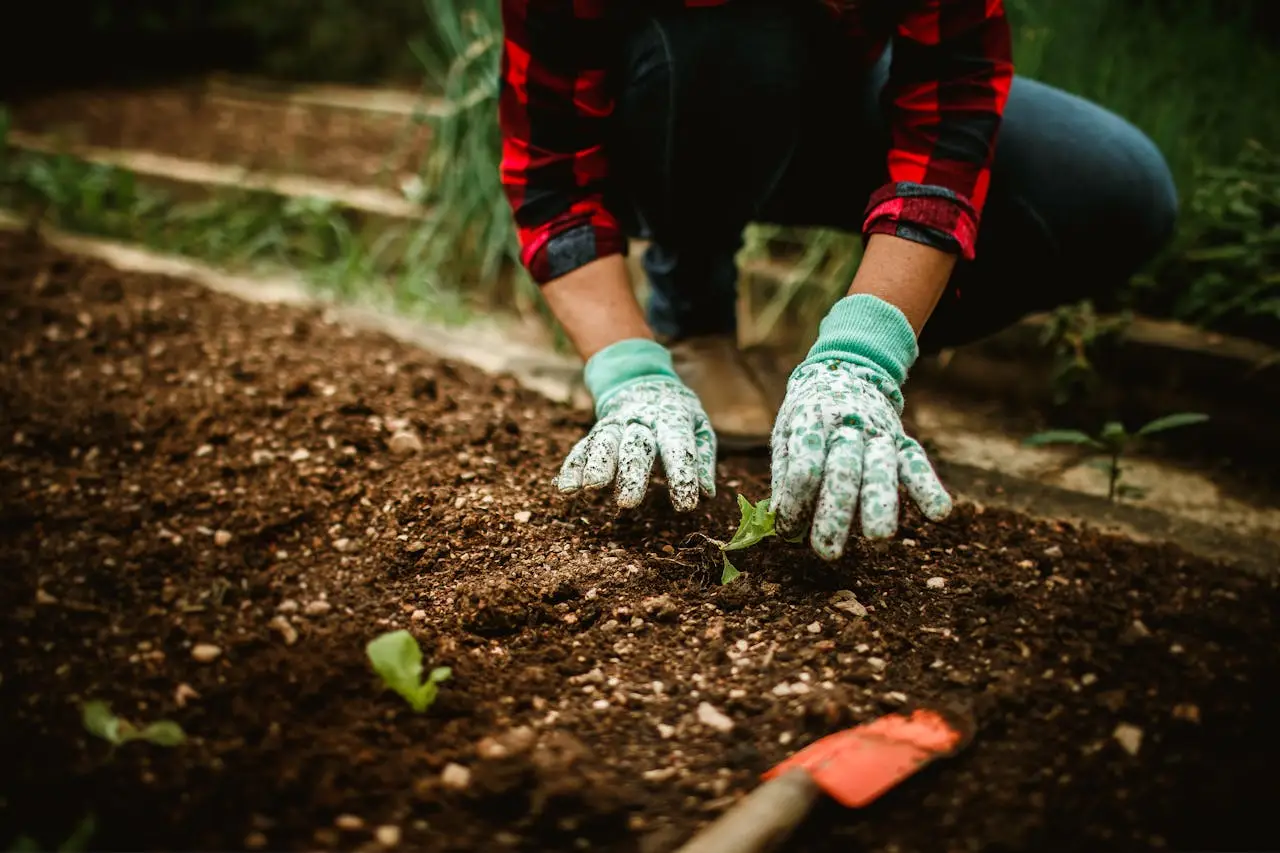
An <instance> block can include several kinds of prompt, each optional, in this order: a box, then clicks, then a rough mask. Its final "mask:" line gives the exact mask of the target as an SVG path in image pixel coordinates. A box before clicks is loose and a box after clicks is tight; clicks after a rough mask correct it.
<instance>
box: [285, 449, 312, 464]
mask: <svg viewBox="0 0 1280 853" xmlns="http://www.w3.org/2000/svg"><path fill="white" fill-rule="evenodd" d="M310 458H311V451H310V450H307V449H306V448H305V447H299V448H298V449H297V450H295V451H293V453H291V454H289V461H290V462H305V461H307V460H308V459H310Z"/></svg>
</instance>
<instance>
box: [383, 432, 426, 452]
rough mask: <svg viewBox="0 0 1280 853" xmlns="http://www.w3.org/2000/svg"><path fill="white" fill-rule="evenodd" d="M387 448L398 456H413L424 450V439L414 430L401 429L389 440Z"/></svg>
mask: <svg viewBox="0 0 1280 853" xmlns="http://www.w3.org/2000/svg"><path fill="white" fill-rule="evenodd" d="M387 448H388V449H389V450H390V451H391V452H392V453H394V454H395V455H396V456H411V455H413V454H414V453H420V452H421V451H422V439H421V438H419V437H418V434H417V433H416V432H413V431H412V430H400V431H399V432H397V433H395V434H394V435H392V436H391V438H390V440H388V441H387Z"/></svg>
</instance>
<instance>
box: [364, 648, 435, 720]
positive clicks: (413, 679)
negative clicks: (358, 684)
mask: <svg viewBox="0 0 1280 853" xmlns="http://www.w3.org/2000/svg"><path fill="white" fill-rule="evenodd" d="M365 651H366V652H367V653H368V655H369V662H370V663H372V664H373V668H374V670H375V671H376V672H377V673H378V675H379V676H381V677H382V682H383V683H384V684H385V685H386V686H387V687H390V688H391V689H392V690H394V691H395V692H397V693H399V694H400V695H401V696H403V697H404V700H405V701H406V702H408V703H409V705H410V707H412V708H413V710H415V711H417V712H418V713H419V714H421V713H422V712H423V711H425V710H427V709H428V708H430V707H431V703H432V702H434V701H436V694H437V692H439V685H440V682H442V681H447V680H448V679H449V677H450V676H451V675H453V670H451V669H450V668H449V667H447V666H438V667H436V668H435V669H433V670H431V672H430V674H428V675H427V680H426V681H423V680H422V649H421V648H419V647H418V641H417V640H415V639H414V637H413V635H412V634H410V633H409V632H408V631H404V630H400V631H391V632H389V633H386V634H382V635H381V636H379V637H376V638H375V639H373V640H371V641H370V642H369V645H368V646H366V647H365Z"/></svg>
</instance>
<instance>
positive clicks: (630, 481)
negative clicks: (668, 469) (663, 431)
mask: <svg viewBox="0 0 1280 853" xmlns="http://www.w3.org/2000/svg"><path fill="white" fill-rule="evenodd" d="M657 454H658V445H657V442H656V441H655V440H654V437H653V433H652V432H651V431H650V430H649V428H648V427H647V426H645V425H644V424H629V425H628V426H627V428H626V429H625V430H623V432H622V443H621V444H619V445H618V494H617V500H618V506H620V507H622V508H623V509H632V508H634V507H638V506H640V502H641V501H643V500H644V493H645V492H647V491H648V490H649V476H650V474H652V473H653V460H654V458H655V457H656V456H657Z"/></svg>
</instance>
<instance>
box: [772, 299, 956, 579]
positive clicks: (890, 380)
mask: <svg viewBox="0 0 1280 853" xmlns="http://www.w3.org/2000/svg"><path fill="white" fill-rule="evenodd" d="M918 355H919V348H918V346H917V344H916V338H915V332H914V331H913V330H912V328H911V324H910V323H909V322H908V321H907V318H906V317H905V316H904V315H903V313H902V312H901V311H899V310H898V309H897V308H896V307H895V306H893V305H890V304H889V303H888V302H885V301H884V300H882V299H880V298H879V297H876V296H872V295H870V294H855V295H853V296H846V297H845V298H843V299H841V300H840V301H839V302H837V303H836V304H835V306H833V307H832V309H831V311H830V312H829V313H828V314H827V316H826V318H825V319H823V321H822V324H821V326H820V327H819V332H818V340H817V342H816V343H815V344H814V345H813V348H812V349H811V350H810V351H809V355H808V357H807V358H806V359H805V360H804V361H803V362H802V363H801V364H800V366H799V367H797V368H796V369H795V371H794V372H793V373H792V374H791V378H790V380H789V381H788V382H787V393H786V397H785V398H784V400H783V403H782V409H781V411H780V412H779V413H778V419H777V421H775V422H774V428H773V437H772V439H771V446H772V457H773V497H772V501H771V504H772V508H773V510H774V513H775V524H776V527H777V530H778V533H780V534H781V535H783V536H785V537H788V538H795V537H799V536H801V535H803V534H804V533H805V532H806V531H809V534H810V536H809V539H810V543H811V544H812V546H813V549H814V551H815V552H817V554H818V555H819V556H820V557H822V558H824V559H827V560H834V559H837V558H838V557H839V556H840V555H841V554H842V553H844V548H845V545H846V543H847V542H848V539H849V534H850V532H851V530H852V528H853V525H854V523H855V513H857V514H858V516H859V519H860V522H861V528H862V535H863V536H864V537H866V538H869V539H876V538H888V537H890V536H893V535H894V533H895V532H897V529H898V485H899V483H901V484H903V485H905V486H906V488H907V494H908V495H909V496H910V497H911V499H912V500H914V501H915V503H916V504H917V505H918V506H919V507H920V510H921V511H922V512H923V513H924V514H925V515H926V516H927V517H928V518H930V519H932V520H934V521H940V520H942V519H943V518H945V517H946V516H947V515H948V514H949V513H950V512H951V505H952V504H951V497H950V496H949V495H948V494H947V491H946V489H944V488H943V486H942V483H941V482H940V481H939V480H938V476H937V474H936V473H934V470H933V466H932V465H931V464H930V462H929V458H928V456H926V455H925V452H924V449H923V448H921V447H920V444H919V443H918V442H917V441H916V440H915V439H913V438H911V437H909V436H908V435H906V434H905V433H904V432H903V429H902V421H901V420H900V417H901V414H902V406H903V399H902V390H901V385H902V383H903V381H904V380H905V379H906V376H907V370H908V369H909V368H910V367H911V365H912V364H913V363H914V362H915V360H916V357H917V356H918Z"/></svg>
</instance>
